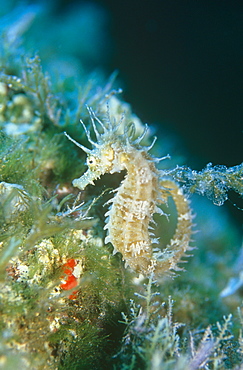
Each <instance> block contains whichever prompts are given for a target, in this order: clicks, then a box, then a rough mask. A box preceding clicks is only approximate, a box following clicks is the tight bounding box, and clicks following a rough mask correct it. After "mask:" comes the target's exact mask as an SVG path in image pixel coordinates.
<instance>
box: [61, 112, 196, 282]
mask: <svg viewBox="0 0 243 370" xmlns="http://www.w3.org/2000/svg"><path fill="white" fill-rule="evenodd" d="M87 109H88V111H89V115H90V118H91V123H92V127H93V131H94V134H95V136H96V141H93V140H92V139H91V135H90V131H89V130H88V129H87V127H86V126H85V125H84V123H83V122H82V121H81V123H82V125H83V127H84V130H85V132H86V135H87V138H88V141H89V142H90V143H91V145H92V149H89V148H87V147H85V146H83V145H81V144H79V143H77V142H76V141H75V140H73V139H72V138H71V137H70V136H69V135H68V134H67V133H65V135H66V136H67V137H68V138H69V139H70V140H71V141H72V142H74V143H75V144H76V145H77V146H78V147H80V148H81V149H82V150H83V151H84V152H86V153H87V162H86V163H87V165H88V170H87V171H86V172H85V173H84V174H83V175H82V176H81V177H80V178H79V179H75V180H74V181H73V185H74V186H75V187H78V188H79V189H80V190H83V189H84V188H85V187H86V186H87V185H88V184H92V185H94V181H95V180H96V179H98V178H100V176H102V175H104V174H105V173H110V174H113V173H115V172H121V171H123V170H125V171H126V175H125V178H124V180H123V181H122V182H121V185H120V187H119V188H118V189H117V190H116V191H115V192H114V193H116V194H115V196H114V197H113V198H112V199H110V200H109V202H108V203H110V206H109V210H108V212H107V213H106V216H107V218H106V225H105V227H104V229H106V230H107V236H106V238H105V243H108V242H111V243H112V245H113V247H114V251H113V253H114V254H115V253H116V252H120V253H121V254H122V257H123V259H124V260H125V263H126V265H128V266H129V267H130V268H131V269H133V270H134V271H136V272H140V273H142V274H143V275H148V274H150V273H152V272H154V273H155V274H156V275H160V274H162V273H164V272H166V271H169V270H174V271H175V270H179V268H178V266H177V264H178V262H179V261H180V260H181V257H183V255H184V254H185V252H186V251H187V250H190V249H191V247H190V239H191V229H192V213H191V209H190V206H189V202H188V200H187V198H186V197H185V196H184V194H183V191H182V189H181V188H180V187H179V186H178V185H177V184H176V183H175V182H174V181H173V180H170V179H169V178H168V174H167V172H166V171H161V170H160V171H159V170H157V169H156V166H155V164H156V162H158V161H159V160H161V159H158V158H153V157H152V156H151V155H150V154H149V153H148V152H149V150H150V149H151V148H152V146H153V145H154V142H155V140H156V138H154V140H153V142H152V144H151V145H150V146H148V147H146V146H142V145H140V143H141V141H142V140H143V138H144V137H145V135H146V133H147V130H148V127H147V125H145V128H144V131H143V133H142V134H141V135H140V136H139V137H137V138H135V139H134V135H135V126H134V124H133V123H126V122H123V121H122V120H121V121H120V122H118V123H117V122H116V121H115V120H114V121H113V122H112V120H111V118H110V116H109V110H108V112H107V116H108V117H107V118H108V119H107V122H105V123H104V122H102V121H101V120H100V119H99V118H98V117H97V116H96V115H95V114H94V112H93V111H92V109H91V108H89V107H88V108H87ZM98 125H99V126H100V128H101V131H102V132H101V133H100V131H99V130H98V128H97V126H98ZM162 159H163V158H162ZM169 196H171V197H172V198H173V200H174V203H175V205H176V209H177V226H176V230H175V233H174V235H173V237H172V239H171V240H170V242H169V244H168V245H167V247H166V248H165V249H163V250H160V249H158V248H155V247H154V246H153V244H158V239H156V238H154V234H153V232H152V230H153V228H152V225H151V224H152V223H153V222H154V220H153V215H154V214H155V213H160V214H163V211H162V210H161V209H160V208H159V207H158V206H159V205H160V204H161V203H165V202H166V201H167V198H168V197H169Z"/></svg>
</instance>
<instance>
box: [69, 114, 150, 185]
mask: <svg viewBox="0 0 243 370" xmlns="http://www.w3.org/2000/svg"><path fill="white" fill-rule="evenodd" d="M88 112H89V115H90V118H91V123H92V127H93V131H94V134H95V136H96V141H93V140H92V138H91V134H90V131H89V130H88V129H87V127H86V126H85V124H84V123H83V122H82V121H81V123H82V125H83V128H84V130H85V133H86V136H87V139H88V141H89V142H90V144H91V145H92V149H89V148H87V147H85V146H83V145H81V144H79V143H77V142H76V141H75V140H73V139H72V138H71V137H70V136H69V135H67V134H66V133H65V135H66V136H67V137H68V138H69V139H70V140H71V141H72V142H74V143H75V144H76V145H77V146H78V147H79V148H81V149H82V150H83V151H84V152H86V153H87V160H86V164H87V166H88V170H87V171H86V172H85V173H84V174H83V175H82V176H81V177H80V178H79V179H75V180H74V181H73V186H75V187H78V188H79V189H80V190H83V189H84V188H85V187H86V186H87V185H88V184H92V185H93V184H94V181H95V180H97V179H99V178H100V176H102V175H104V174H105V173H114V172H120V171H122V170H123V169H125V168H126V161H127V160H128V154H129V153H130V152H131V151H133V149H134V148H136V150H139V148H140V146H139V144H140V142H141V140H142V139H143V138H144V136H145V135H146V133H147V126H145V128H144V131H143V133H142V134H141V135H140V136H139V137H138V138H136V139H135V140H134V135H135V126H134V124H133V123H123V121H122V120H121V121H120V122H115V120H114V121H113V122H112V121H111V119H110V117H109V115H108V119H107V122H106V123H104V122H102V121H101V120H99V118H98V117H97V116H96V115H95V114H94V112H93V111H92V109H91V108H89V107H88ZM97 123H98V124H99V126H100V128H101V130H102V132H101V133H100V131H99V130H98V128H97ZM153 144H154V142H153V143H152V145H151V146H150V147H147V148H145V147H143V149H146V150H149V149H150V148H151V147H152V146H153Z"/></svg>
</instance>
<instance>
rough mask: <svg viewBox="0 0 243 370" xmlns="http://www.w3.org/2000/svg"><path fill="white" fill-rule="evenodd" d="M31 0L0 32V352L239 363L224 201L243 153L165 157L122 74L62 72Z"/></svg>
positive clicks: (4, 359)
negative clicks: (33, 29)
mask: <svg viewBox="0 0 243 370" xmlns="http://www.w3.org/2000/svg"><path fill="white" fill-rule="evenodd" d="M30 10H33V9H28V8H27V10H26V12H23V14H22V18H21V19H20V20H21V21H22V23H21V22H20V21H19V23H17V25H16V23H15V28H14V27H13V25H12V24H11V22H10V23H8V22H7V25H6V27H4V28H3V29H2V36H1V37H2V40H3V42H2V44H1V46H0V48H1V50H0V65H1V70H0V129H1V132H0V225H1V231H0V286H1V289H0V328H1V339H0V368H2V369H9V370H11V369H14V368H16V367H17V366H18V367H20V368H21V369H31V370H33V369H34V370H35V369H36V370H38V369H63V370H64V369H76V370H78V369H105V368H113V369H135V368H136V369H153V370H159V369H178V370H179V369H189V370H194V369H241V368H242V362H243V338H242V330H243V318H242V307H241V301H242V295H241V291H240V288H241V286H242V285H241V282H242V277H241V276H242V270H243V266H242V265H243V263H242V256H241V254H240V256H239V258H238V260H237V259H236V257H235V256H236V255H237V253H239V249H240V248H239V247H240V244H239V243H240V237H239V235H238V232H237V229H236V227H235V225H234V224H233V222H231V221H230V220H229V219H228V218H227V215H226V213H224V210H223V207H220V208H218V207H217V206H219V205H223V203H224V202H225V201H226V200H227V196H228V195H227V194H228V192H229V191H232V190H233V191H235V192H236V193H238V194H239V195H240V196H242V193H243V164H238V165H235V166H234V167H231V168H226V167H225V166H213V165H211V164H208V166H207V167H206V168H205V169H203V170H202V171H196V170H193V169H190V168H189V167H187V166H183V165H181V162H179V163H177V158H173V153H170V155H171V159H169V157H168V156H166V154H167V153H164V152H163V148H162V145H161V142H162V141H163V138H160V137H159V138H158V140H157V143H156V144H155V140H153V137H152V135H151V130H150V129H149V127H148V126H146V125H144V124H142V122H141V121H140V119H139V118H138V117H137V116H136V115H135V114H134V113H133V112H132V108H131V107H130V105H129V104H127V103H125V102H124V101H123V100H122V95H121V90H120V89H119V88H118V87H117V82H116V80H115V79H116V74H112V75H111V77H110V78H109V79H108V80H107V79H106V78H104V77H103V74H101V73H100V74H99V73H98V74H96V77H95V78H94V74H93V73H92V72H88V71H87V73H86V74H83V75H82V76H80V75H75V74H74V76H73V78H70V76H65V75H61V76H60V78H59V79H58V80H57V79H56V78H55V76H53V75H52V72H51V70H50V71H49V72H47V69H45V68H44V67H43V65H47V59H48V58H47V56H43V59H44V61H43V62H42V60H41V58H40V56H39V55H38V54H35V53H33V54H29V52H28V50H26V41H25V38H24V35H23V33H24V29H25V28H26V29H29V27H30V26H29V22H30V23H31V19H32V18H31V17H30V15H29V16H27V15H28V14H30V13H29V12H30ZM35 11H36V13H35V12H32V13H31V14H32V17H33V18H35V17H37V18H38V12H37V10H35ZM95 14H96V13H95ZM94 23H95V22H94ZM92 24H93V23H92ZM17 26H18V27H17ZM10 31H11V32H10ZM10 36H11V37H10ZM55 58H56V60H58V56H56V57H55ZM80 120H81V122H80ZM65 132H66V136H65V134H64V133H65ZM68 139H70V140H68ZM74 144H77V145H74ZM86 155H87V158H86ZM158 156H162V157H158ZM87 166H88V170H87ZM203 196H206V197H203ZM206 198H208V199H206ZM187 251H190V254H191V256H190V257H189V256H187V255H186V252H187ZM185 261H187V264H185V263H184V264H183V262H185ZM236 264H237V266H236ZM183 265H184V268H182V266H183ZM230 278H234V280H233V282H232V280H230ZM228 281H229V283H228V285H227V282H228ZM229 296H230V298H228V297H229Z"/></svg>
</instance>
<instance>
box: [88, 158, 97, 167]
mask: <svg viewBox="0 0 243 370" xmlns="http://www.w3.org/2000/svg"><path fill="white" fill-rule="evenodd" d="M87 165H88V166H89V167H95V166H96V165H97V159H96V158H95V157H93V156H90V157H88V158H87Z"/></svg>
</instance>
